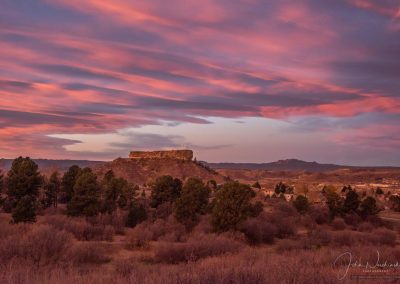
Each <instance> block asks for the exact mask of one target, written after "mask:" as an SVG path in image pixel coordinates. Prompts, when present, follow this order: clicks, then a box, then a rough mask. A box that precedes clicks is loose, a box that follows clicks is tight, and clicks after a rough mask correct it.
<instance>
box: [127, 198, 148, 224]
mask: <svg viewBox="0 0 400 284" xmlns="http://www.w3.org/2000/svg"><path fill="white" fill-rule="evenodd" d="M146 219H147V213H146V209H145V208H144V207H143V205H141V204H137V203H136V202H135V203H132V204H131V206H130V208H129V211H128V217H127V219H126V226H127V227H132V228H133V227H135V226H136V225H137V224H139V223H141V222H143V221H145V220H146Z"/></svg>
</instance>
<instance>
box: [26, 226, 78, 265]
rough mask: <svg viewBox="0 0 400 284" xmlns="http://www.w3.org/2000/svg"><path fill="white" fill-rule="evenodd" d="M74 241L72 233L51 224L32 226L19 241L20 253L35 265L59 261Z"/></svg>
mask: <svg viewBox="0 0 400 284" xmlns="http://www.w3.org/2000/svg"><path fill="white" fill-rule="evenodd" d="M71 243H72V235H71V234H69V233H67V232H65V231H59V230H57V229H55V228H53V227H51V226H46V225H38V226H35V227H33V228H32V230H31V231H29V232H28V233H27V234H26V235H24V237H23V238H22V239H21V241H20V243H19V255H20V256H21V257H23V258H25V259H28V260H30V261H32V263H33V264H34V265H35V266H41V265H48V264H54V263H57V262H58V261H59V260H60V259H61V258H62V257H63V255H64V254H65V252H66V251H67V250H68V248H69V247H70V245H71Z"/></svg>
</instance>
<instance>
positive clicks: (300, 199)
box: [293, 195, 309, 214]
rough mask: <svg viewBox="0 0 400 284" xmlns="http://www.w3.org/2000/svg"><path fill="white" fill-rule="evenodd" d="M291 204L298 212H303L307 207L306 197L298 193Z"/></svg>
mask: <svg viewBox="0 0 400 284" xmlns="http://www.w3.org/2000/svg"><path fill="white" fill-rule="evenodd" d="M293 205H294V207H296V209H297V211H298V212H300V213H302V214H304V213H305V212H307V211H308V208H309V203H308V198H307V197H305V196H303V195H299V196H297V197H296V199H295V200H294V201H293Z"/></svg>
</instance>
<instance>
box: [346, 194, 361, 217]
mask: <svg viewBox="0 0 400 284" xmlns="http://www.w3.org/2000/svg"><path fill="white" fill-rule="evenodd" d="M359 205H360V199H359V197H358V194H357V192H355V191H354V190H349V191H348V192H347V194H346V198H345V200H344V211H345V212H346V213H347V212H352V211H353V212H356V211H357V210H358V206H359Z"/></svg>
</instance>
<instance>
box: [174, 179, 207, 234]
mask: <svg viewBox="0 0 400 284" xmlns="http://www.w3.org/2000/svg"><path fill="white" fill-rule="evenodd" d="M209 196H210V189H209V188H208V187H207V186H206V185H205V184H204V183H203V182H202V181H201V180H200V179H197V178H189V179H188V180H187V181H186V183H185V185H184V186H183V189H182V194H181V195H180V196H179V197H178V199H176V201H175V205H174V213H175V218H176V220H177V221H178V222H180V223H182V224H184V225H185V226H186V228H187V229H190V228H192V227H193V226H194V225H196V224H197V222H198V214H204V213H205V211H206V207H207V205H208V198H209Z"/></svg>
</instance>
